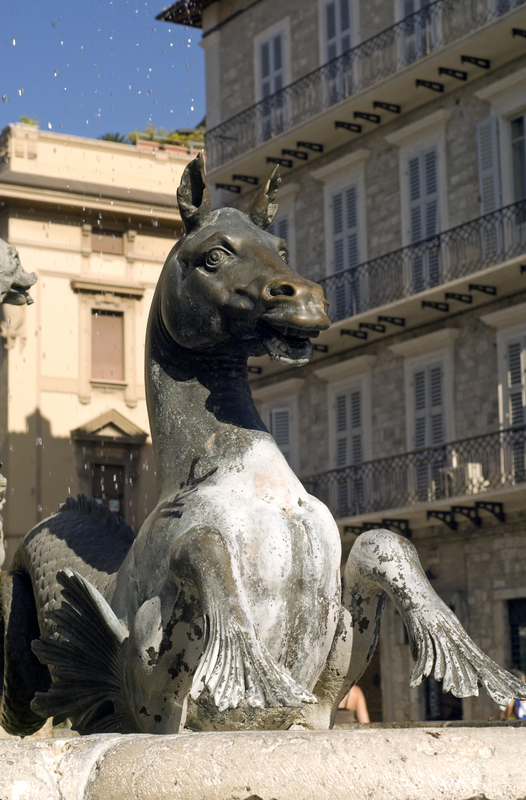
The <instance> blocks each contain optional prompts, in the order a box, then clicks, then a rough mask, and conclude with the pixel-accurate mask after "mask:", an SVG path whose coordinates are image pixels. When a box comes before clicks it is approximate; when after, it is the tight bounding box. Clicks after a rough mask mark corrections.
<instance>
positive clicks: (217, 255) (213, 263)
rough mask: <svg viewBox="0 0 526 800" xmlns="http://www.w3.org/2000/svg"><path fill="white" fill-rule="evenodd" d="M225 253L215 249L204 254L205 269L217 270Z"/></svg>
mask: <svg viewBox="0 0 526 800" xmlns="http://www.w3.org/2000/svg"><path fill="white" fill-rule="evenodd" d="M225 255H226V254H225V251H224V250H220V249H219V248H218V247H215V248H214V249H213V250H209V251H208V253H207V254H206V259H205V267H206V268H207V269H209V270H211V271H213V270H215V269H217V268H218V266H219V265H220V264H221V262H222V261H223V259H224V257H225Z"/></svg>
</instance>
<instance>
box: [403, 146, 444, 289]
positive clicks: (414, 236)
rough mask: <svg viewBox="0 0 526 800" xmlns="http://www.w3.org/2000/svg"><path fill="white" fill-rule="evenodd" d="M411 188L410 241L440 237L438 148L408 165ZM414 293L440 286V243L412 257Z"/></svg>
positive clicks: (417, 252) (415, 157)
mask: <svg viewBox="0 0 526 800" xmlns="http://www.w3.org/2000/svg"><path fill="white" fill-rule="evenodd" d="M407 176H408V189H409V192H408V194H409V240H410V242H411V243H412V244H413V243H417V242H419V241H422V240H423V239H429V238H430V237H433V236H435V235H436V234H438V232H439V230H440V224H439V205H438V152H437V149H436V147H433V148H430V149H429V150H423V151H422V152H420V153H418V154H416V155H414V156H413V157H412V158H410V159H409V161H408V165H407ZM411 269H412V281H413V291H414V292H422V291H423V290H424V289H427V288H430V287H431V286H436V285H437V284H438V283H439V282H440V277H439V250H438V242H430V243H429V244H426V245H423V246H422V247H420V248H418V249H417V250H415V251H414V252H413V253H412V254H411Z"/></svg>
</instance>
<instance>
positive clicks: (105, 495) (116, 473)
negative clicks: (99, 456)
mask: <svg viewBox="0 0 526 800" xmlns="http://www.w3.org/2000/svg"><path fill="white" fill-rule="evenodd" d="M91 496H92V497H93V499H94V500H97V502H99V503H101V504H102V505H105V506H108V508H109V509H110V511H113V512H114V513H115V514H121V513H123V511H124V505H123V499H124V466H122V465H113V464H93V465H92V468H91Z"/></svg>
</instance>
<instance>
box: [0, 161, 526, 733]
mask: <svg viewBox="0 0 526 800" xmlns="http://www.w3.org/2000/svg"><path fill="white" fill-rule="evenodd" d="M278 185H279V177H278V176H277V174H276V172H275V173H274V174H273V175H272V176H271V178H270V180H269V182H268V183H267V184H266V186H264V187H262V189H261V190H260V191H259V193H258V195H257V196H256V198H255V199H254V201H253V203H252V205H251V207H250V208H249V210H248V212H247V214H244V213H242V212H241V211H238V210H237V209H233V208H224V209H221V210H218V211H212V210H211V207H210V198H209V192H208V188H207V185H206V179H205V175H204V166H203V159H202V156H198V158H196V159H195V160H194V161H193V162H191V163H190V164H189V165H188V166H187V168H186V170H185V172H184V175H183V179H182V182H181V186H180V187H179V191H178V201H179V208H180V210H181V216H182V219H183V221H184V224H185V230H186V234H185V236H184V238H183V239H182V240H181V241H179V242H178V243H177V244H176V245H175V247H174V248H173V250H172V252H171V253H170V255H169V256H168V258H167V261H166V263H165V266H164V269H163V271H162V274H161V276H160V279H159V283H158V286H157V290H156V292H155V296H154V299H153V302H152V307H151V312H150V318H149V323H148V333H147V342H146V384H147V399H148V409H149V414H150V423H151V430H152V439H153V445H154V450H155V455H156V469H157V479H158V488H159V493H158V501H157V505H156V508H155V509H154V511H153V512H152V514H151V515H150V517H149V518H148V519H147V520H146V522H145V523H144V525H143V527H142V528H141V530H140V531H139V533H138V535H137V537H134V534H133V532H132V531H131V530H130V529H129V528H128V527H127V525H126V524H125V523H124V522H123V521H122V520H119V519H118V518H117V517H115V516H114V515H113V514H111V513H110V512H109V511H108V510H107V509H105V508H103V507H100V506H98V505H97V504H95V503H94V502H93V501H90V500H88V499H87V498H79V500H72V499H70V500H68V501H67V502H66V504H65V506H64V507H63V508H62V510H61V511H60V512H59V513H57V514H56V515H55V516H53V517H50V518H49V519H47V520H45V521H44V522H42V523H40V524H39V525H38V526H37V527H36V528H34V529H33V530H32V531H30V532H29V534H28V535H27V537H26V538H25V540H24V541H23V543H22V544H21V545H20V548H19V550H18V552H17V554H16V556H15V560H14V564H13V570H12V572H11V573H9V574H6V573H3V574H2V582H1V591H2V593H1V601H2V609H3V616H4V629H5V637H4V691H3V696H2V704H1V709H0V712H1V717H0V722H1V724H2V725H3V726H4V727H5V728H6V729H7V730H8V731H10V732H12V733H23V734H25V733H31V732H32V731H34V730H36V729H38V727H40V726H41V725H42V724H43V722H44V719H45V718H46V717H48V716H50V715H54V716H55V718H56V719H57V720H63V719H65V718H67V717H69V718H71V719H72V721H73V725H74V727H75V728H76V729H77V730H79V731H80V732H81V733H95V732H102V731H120V732H124V733H126V732H134V731H138V732H153V733H164V734H166V733H177V732H179V731H180V730H182V728H183V727H184V726H185V725H186V726H187V727H189V728H191V729H193V730H234V729H239V730H243V729H257V728H259V729H277V728H287V727H290V726H291V725H293V724H301V725H304V726H305V727H309V728H329V727H330V725H331V720H332V715H333V713H334V711H335V709H336V707H337V705H338V702H339V701H340V699H341V698H342V697H343V696H344V695H345V693H346V692H347V691H348V690H349V688H350V687H351V686H352V685H353V684H354V683H355V682H356V681H357V680H358V678H359V677H360V676H361V674H362V673H363V671H364V669H365V668H366V666H367V664H368V663H369V661H370V659H371V656H372V654H373V651H374V648H375V645H376V642H377V638H378V631H379V625H380V619H381V615H382V611H383V607H384V603H385V598H386V595H388V596H389V597H391V599H392V600H393V601H394V603H395V605H396V607H397V609H398V610H399V612H400V614H401V615H402V618H403V620H404V622H405V624H406V626H407V629H408V632H409V636H410V639H411V646H412V653H413V656H414V658H415V661H416V664H415V668H414V670H413V674H412V676H411V685H412V686H416V685H418V684H419V683H420V682H421V681H422V680H423V679H424V678H425V677H426V676H427V675H429V674H430V673H431V671H432V670H433V667H434V671H435V672H434V674H435V677H436V678H437V679H438V680H442V681H443V686H444V689H445V690H451V691H452V692H453V693H454V694H456V695H457V696H459V697H466V696H469V695H472V694H477V693H478V686H479V685H482V686H484V688H485V689H486V690H487V691H488V692H489V694H490V695H491V697H492V698H493V699H494V700H495V701H496V702H498V703H502V704H504V703H507V702H508V700H509V699H510V698H511V697H526V687H525V685H524V684H521V683H520V682H519V681H517V680H516V679H515V678H514V677H513V676H511V675H509V674H508V673H507V672H505V671H504V670H503V669H501V668H500V667H499V666H497V665H496V664H495V663H494V662H493V661H491V659H489V658H488V657H487V656H486V655H484V653H482V652H481V650H479V648H478V647H476V645H475V644H474V643H473V642H472V641H471V640H470V639H469V637H468V636H467V634H466V632H465V631H464V630H463V629H462V627H461V626H460V624H459V622H458V620H457V619H456V617H455V616H454V614H453V613H452V612H451V611H450V610H449V608H448V607H447V606H446V605H445V604H444V603H443V602H442V601H441V600H440V599H439V597H438V596H437V595H436V594H435V592H434V591H433V589H432V588H431V586H430V584H429V582H428V580H427V578H426V577H425V575H424V573H423V571H422V568H421V566H420V563H419V561H418V557H417V554H416V551H415V549H414V547H413V546H412V545H411V544H410V542H408V541H407V540H406V539H404V538H403V537H401V536H398V535H397V534H395V533H392V532H390V531H386V530H373V531H369V532H367V533H364V534H363V535H362V536H360V537H359V538H358V540H357V541H356V543H355V545H354V547H353V549H352V551H351V554H350V556H349V560H348V563H347V566H346V569H345V573H344V577H343V594H342V586H341V581H340V572H339V568H340V557H341V548H340V537H339V532H338V528H337V525H336V523H335V521H334V519H333V518H332V516H331V514H330V512H329V510H328V509H327V508H326V506H324V505H323V503H321V502H320V501H319V500H317V499H316V498H315V497H312V496H311V495H309V494H308V493H307V492H306V491H305V489H304V487H303V486H302V484H301V482H300V481H299V480H298V478H297V477H296V475H295V474H294V473H293V472H292V470H291V469H290V467H289V465H288V464H287V462H286V460H285V458H284V456H283V455H282V453H281V452H280V450H279V449H278V447H277V445H276V443H275V442H274V440H273V439H272V437H271V436H270V434H269V433H268V431H267V430H266V428H265V426H264V425H263V423H262V421H261V419H260V417H259V415H258V413H257V410H256V408H255V405H254V403H253V400H252V396H251V393H250V388H249V384H248V379H247V359H248V357H249V356H259V355H261V354H263V353H265V352H266V353H268V354H269V355H270V356H271V358H273V359H275V360H277V361H279V362H281V363H283V364H286V365H288V366H300V365H303V364H305V363H306V362H307V361H308V359H309V358H310V356H311V354H312V345H311V343H310V339H311V338H312V337H314V336H317V335H318V333H319V332H320V331H321V330H325V329H326V328H328V326H329V319H328V317H327V315H326V305H327V303H326V301H325V298H324V296H323V292H322V290H321V288H320V286H319V285H317V284H315V283H312V282H310V281H307V280H305V279H304V278H302V277H301V276H300V275H298V274H297V273H296V272H294V271H293V270H292V269H291V268H290V267H289V266H288V264H287V261H288V250H287V245H286V242H284V241H283V240H281V239H279V238H277V237H275V236H272V235H271V234H269V233H267V232H266V231H265V229H266V228H267V227H268V225H269V224H270V223H271V221H272V219H273V218H274V216H275V214H276V211H277V206H276V205H275V204H274V199H275V195H276V192H277V189H278ZM15 631H16V635H15ZM33 653H35V654H36V656H38V659H39V661H37V659H36V657H35V655H33ZM39 662H40V663H39Z"/></svg>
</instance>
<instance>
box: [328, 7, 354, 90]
mask: <svg viewBox="0 0 526 800" xmlns="http://www.w3.org/2000/svg"><path fill="white" fill-rule="evenodd" d="M323 26H324V32H325V59H326V61H327V62H331V61H333V59H335V58H337V57H338V56H344V57H343V58H341V59H339V61H337V62H336V63H334V64H329V66H328V67H327V71H326V73H325V76H326V81H327V99H328V102H329V104H330V105H332V104H334V103H338V102H339V101H340V100H342V99H343V98H344V97H347V96H348V95H349V94H351V93H352V54H351V53H350V52H349V51H350V49H351V47H352V38H353V37H352V29H351V4H350V0H330V2H328V3H325V5H324V8H323Z"/></svg>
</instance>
